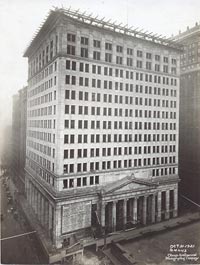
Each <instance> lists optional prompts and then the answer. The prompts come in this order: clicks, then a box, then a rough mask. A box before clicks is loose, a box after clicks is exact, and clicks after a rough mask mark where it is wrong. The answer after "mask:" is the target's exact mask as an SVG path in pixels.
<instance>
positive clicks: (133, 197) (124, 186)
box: [99, 177, 177, 232]
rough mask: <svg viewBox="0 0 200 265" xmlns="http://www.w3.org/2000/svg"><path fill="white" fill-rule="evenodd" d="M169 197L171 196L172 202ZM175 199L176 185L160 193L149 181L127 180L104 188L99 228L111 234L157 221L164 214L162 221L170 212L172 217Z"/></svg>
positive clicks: (156, 186)
mask: <svg viewBox="0 0 200 265" xmlns="http://www.w3.org/2000/svg"><path fill="white" fill-rule="evenodd" d="M161 192H162V193H163V194H161ZM170 194H173V198H171V199H170ZM163 196H165V199H164V200H162V197H163ZM176 196H177V186H175V187H174V189H171V190H165V191H160V190H159V187H158V185H155V184H153V183H151V182H149V181H144V180H138V179H135V178H133V177H126V178H124V179H122V180H121V181H118V182H117V183H112V185H110V186H108V185H107V186H106V187H105V188H104V189H103V190H102V192H101V194H100V198H99V199H100V204H101V218H100V220H101V226H102V227H104V228H105V229H106V231H107V232H114V231H120V230H123V229H126V228H129V227H133V226H134V225H136V224H139V225H146V224H152V223H155V222H159V221H161V215H163V214H164V218H165V219H169V217H170V212H171V213H172V215H173V216H174V215H175V213H174V212H175V211H176V208H177V207H174V205H175V204H176V202H177V197H176ZM172 199H173V201H172ZM170 202H171V204H172V205H170ZM163 203H164V204H165V207H164V208H163V206H162V204H163Z"/></svg>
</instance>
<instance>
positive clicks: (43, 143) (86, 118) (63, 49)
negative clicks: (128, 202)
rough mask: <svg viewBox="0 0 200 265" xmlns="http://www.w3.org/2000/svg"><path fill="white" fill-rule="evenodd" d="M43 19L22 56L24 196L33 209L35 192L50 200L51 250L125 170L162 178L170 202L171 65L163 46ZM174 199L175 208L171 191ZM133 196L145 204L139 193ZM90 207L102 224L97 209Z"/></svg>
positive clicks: (174, 75) (173, 55) (174, 124)
mask: <svg viewBox="0 0 200 265" xmlns="http://www.w3.org/2000/svg"><path fill="white" fill-rule="evenodd" d="M49 25H50V26H49V28H48V29H46V28H45V27H44V29H45V33H44V34H43V37H42V38H39V37H38V39H36V40H35V41H34V42H33V44H32V48H31V49H30V50H29V52H28V53H27V55H26V56H28V57H29V81H28V82H29V86H28V111H27V115H28V123H27V161H26V172H27V173H26V181H27V184H26V193H27V197H28V198H29V202H30V205H32V207H33V208H34V207H36V208H35V212H36V213H37V212H38V211H39V210H38V209H37V207H42V209H43V208H44V207H45V206H44V205H43V199H41V200H40V203H41V206H37V205H36V206H35V204H34V203H33V202H34V201H35V199H34V196H35V195H34V194H35V192H36V194H37V190H38V189H39V190H40V192H41V191H42V189H43V191H42V194H43V196H44V197H45V198H46V199H47V201H48V200H49V202H53V206H52V207H53V209H54V211H53V213H54V215H53V216H54V218H53V220H54V221H53V225H52V226H53V235H52V237H53V240H54V242H55V241H56V242H57V243H56V244H57V246H60V245H61V242H62V240H63V239H64V238H66V237H69V235H70V234H71V233H72V234H73V233H75V232H77V233H78V231H79V230H85V229H86V228H88V227H90V226H91V218H90V215H91V211H92V205H93V204H96V206H95V207H98V209H101V208H102V206H101V202H99V197H98V194H99V193H101V190H104V188H106V186H107V185H110V184H111V183H114V182H115V181H119V182H120V181H123V179H126V177H127V176H132V175H133V174H134V176H135V177H137V178H138V179H145V180H146V181H147V182H148V181H150V180H151V181H153V182H156V183H158V182H159V183H165V184H163V185H165V188H166V189H168V192H167V193H166V194H167V195H166V196H167V201H168V200H169V196H168V193H169V189H171V188H172V189H174V188H175V186H176V185H177V182H178V130H179V128H178V119H179V111H178V109H179V71H180V69H179V51H178V50H177V49H174V48H172V47H169V46H164V45H160V44H156V43H154V42H150V41H146V40H144V39H138V38H135V37H129V36H127V35H125V34H117V33H115V32H113V31H110V30H104V29H99V28H98V27H94V26H90V25H88V24H84V23H80V22H77V21H76V20H73V19H71V18H69V17H67V16H63V15H60V16H59V19H58V20H57V22H56V23H53V22H52V24H51V23H50V21H49ZM99 44H100V46H99ZM99 56H100V57H99ZM160 181H161V182H160ZM171 181H172V182H173V187H172V186H170V183H171ZM38 185H39V186H40V188H38ZM146 185H147V186H148V185H150V184H149V183H147V184H146ZM168 185H169V186H168ZM29 186H31V187H32V188H31V189H32V190H33V191H31V193H30V189H29ZM134 187H137V185H135V186H134ZM142 187H143V188H144V189H146V188H145V185H143V186H142ZM162 189H163V187H162V184H160V186H158V187H157V189H156V191H155V193H157V192H158V191H159V192H161V190H162ZM139 193H141V191H140V188H139V187H138V193H137V194H139ZM47 194H48V195H47ZM125 194H126V191H122V192H121V193H120V196H121V197H123V196H125ZM141 194H143V195H142V196H143V197H145V196H144V192H143V193H141ZM159 194H161V193H159ZM133 195H134V194H132V195H130V198H131V196H133ZM151 195H152V194H151ZM154 195H155V194H154ZM155 196H157V195H155ZM160 196H161V195H159V197H156V198H157V199H158V203H159V204H160V203H161V198H160ZM123 198H124V197H123ZM145 198H146V197H145ZM174 198H176V203H175V204H176V206H175V208H174V209H176V213H177V208H176V207H177V187H176V196H175V197H174ZM140 201H141V203H142V204H143V205H144V206H145V207H146V199H141V200H140ZM47 203H48V202H47ZM168 204H169V203H168ZM175 204H174V205H175ZM61 205H62V207H61ZM113 205H114V204H113ZM111 206H112V205H111ZM111 206H109V207H111ZM112 207H114V206H112ZM120 207H121V206H119V205H118V208H113V209H119V208H120ZM167 207H168V206H167ZM47 208H48V207H47ZM77 209H81V211H82V219H80V214H79V213H78V212H79V211H77ZM145 209H146V208H145ZM98 211H99V219H100V220H103V219H102V218H104V217H102V216H103V215H102V213H103V214H105V211H104V210H102V209H101V210H98ZM112 211H114V210H112ZM163 211H164V209H163ZM47 212H48V211H47ZM43 213H44V211H43ZM44 215H45V214H44ZM77 215H79V216H77ZM101 215H102V216H101ZM144 215H145V216H146V213H145V214H144ZM159 215H160V216H161V213H159ZM175 215H176V214H175ZM175 215H174V216H175ZM45 216H46V215H45ZM168 217H169V216H168V215H167V217H166V218H168ZM104 219H105V218H104ZM143 219H144V220H145V218H143ZM160 220H161V217H159V218H158V221H160ZM104 221H105V220H104ZM104 221H102V222H101V224H103V223H105V222H104ZM145 222H146V221H145ZM41 223H42V224H43V226H44V227H45V225H44V224H45V222H43V221H41ZM73 224H74V225H73ZM102 226H104V225H102ZM46 230H47V231H48V227H46Z"/></svg>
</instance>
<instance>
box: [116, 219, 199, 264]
mask: <svg viewBox="0 0 200 265" xmlns="http://www.w3.org/2000/svg"><path fill="white" fill-rule="evenodd" d="M121 245H123V247H125V248H126V249H127V250H128V251H130V253H131V254H132V256H133V257H134V258H135V259H136V261H137V264H138V265H144V264H159V265H167V264H174V265H177V264H200V222H196V223H192V224H189V225H186V226H184V227H179V228H176V229H174V230H168V231H165V232H162V233H161V234H157V235H156V234H155V235H152V236H148V237H145V238H141V239H137V240H134V241H131V240H130V241H129V242H127V243H124V244H123V243H121ZM188 245H189V248H188V247H186V246H188ZM170 246H171V247H170ZM186 252H187V254H191V255H194V254H197V255H196V256H197V258H198V260H196V261H195V260H185V261H184V260H181V259H179V260H177V259H176V260H170V259H167V258H166V257H167V256H169V255H171V257H172V255H177V254H178V255H179V257H180V256H181V255H183V256H182V259H183V257H184V255H185V253H186Z"/></svg>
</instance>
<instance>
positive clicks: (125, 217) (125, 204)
mask: <svg viewBox="0 0 200 265" xmlns="http://www.w3.org/2000/svg"><path fill="white" fill-rule="evenodd" d="M126 224H127V199H124V200H123V226H124V228H126Z"/></svg>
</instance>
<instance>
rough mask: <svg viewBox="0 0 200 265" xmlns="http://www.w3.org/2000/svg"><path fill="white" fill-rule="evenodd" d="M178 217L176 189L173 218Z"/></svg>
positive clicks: (175, 192) (176, 190)
mask: <svg viewBox="0 0 200 265" xmlns="http://www.w3.org/2000/svg"><path fill="white" fill-rule="evenodd" d="M177 215H178V189H177V188H176V189H174V210H173V217H177Z"/></svg>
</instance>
